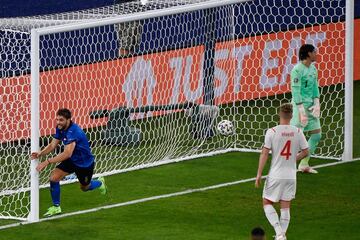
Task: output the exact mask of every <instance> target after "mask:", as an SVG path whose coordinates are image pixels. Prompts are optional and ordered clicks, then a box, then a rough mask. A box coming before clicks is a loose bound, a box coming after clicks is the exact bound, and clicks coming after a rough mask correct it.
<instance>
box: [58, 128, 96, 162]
mask: <svg viewBox="0 0 360 240" xmlns="http://www.w3.org/2000/svg"><path fill="white" fill-rule="evenodd" d="M54 138H56V139H58V140H60V141H62V142H63V143H64V145H67V144H70V143H72V142H75V143H76V145H75V149H74V151H73V154H72V155H71V157H70V160H71V161H72V162H73V163H74V164H75V165H76V166H78V167H83V168H85V167H89V166H90V165H91V164H92V163H93V162H94V155H92V153H91V149H90V143H89V140H88V139H87V137H86V134H85V132H84V131H83V130H82V129H81V128H80V127H79V126H78V125H77V124H75V123H73V122H71V124H70V126H69V127H68V129H66V130H61V129H59V128H57V127H56V133H55V135H54Z"/></svg>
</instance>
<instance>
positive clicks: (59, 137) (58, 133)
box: [53, 128, 61, 140]
mask: <svg viewBox="0 0 360 240" xmlns="http://www.w3.org/2000/svg"><path fill="white" fill-rule="evenodd" d="M53 138H55V139H57V140H61V136H60V130H59V129H58V128H56V130H55V134H54V135H53Z"/></svg>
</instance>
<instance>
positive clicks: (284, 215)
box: [280, 208, 290, 233]
mask: <svg viewBox="0 0 360 240" xmlns="http://www.w3.org/2000/svg"><path fill="white" fill-rule="evenodd" d="M280 212H281V216H280V225H281V228H282V230H283V231H284V233H286V231H287V229H288V226H289V222H290V208H282V209H280Z"/></svg>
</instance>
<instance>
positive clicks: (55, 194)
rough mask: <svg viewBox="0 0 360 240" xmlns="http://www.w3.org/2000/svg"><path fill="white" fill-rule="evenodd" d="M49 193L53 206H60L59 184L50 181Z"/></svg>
mask: <svg viewBox="0 0 360 240" xmlns="http://www.w3.org/2000/svg"><path fill="white" fill-rule="evenodd" d="M50 193H51V199H52V202H53V204H54V206H57V207H58V206H60V183H59V182H52V181H50Z"/></svg>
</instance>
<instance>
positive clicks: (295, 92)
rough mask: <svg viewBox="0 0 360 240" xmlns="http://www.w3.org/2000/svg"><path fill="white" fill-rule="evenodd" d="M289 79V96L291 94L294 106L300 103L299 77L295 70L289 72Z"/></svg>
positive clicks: (297, 71)
mask: <svg viewBox="0 0 360 240" xmlns="http://www.w3.org/2000/svg"><path fill="white" fill-rule="evenodd" d="M290 79H291V94H292V98H293V101H294V102H295V104H300V103H302V98H301V75H300V72H299V70H298V69H297V68H294V69H293V70H292V71H291V75H290Z"/></svg>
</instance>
